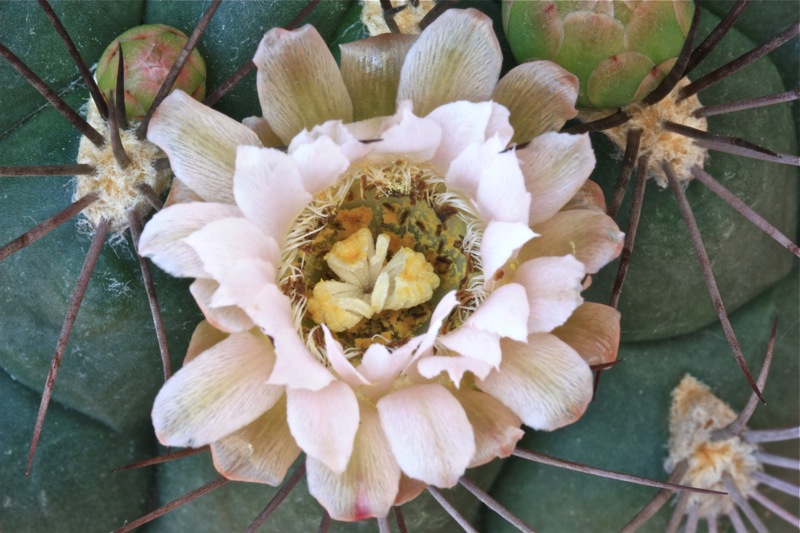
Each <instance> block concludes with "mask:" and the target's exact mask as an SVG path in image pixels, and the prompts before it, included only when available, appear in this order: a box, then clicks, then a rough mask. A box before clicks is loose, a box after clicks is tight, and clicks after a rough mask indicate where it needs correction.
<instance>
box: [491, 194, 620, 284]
mask: <svg viewBox="0 0 800 533" xmlns="http://www.w3.org/2000/svg"><path fill="white" fill-rule="evenodd" d="M533 229H534V230H535V231H536V233H538V234H539V235H540V236H539V237H537V238H535V239H532V240H531V241H529V242H528V243H527V244H526V245H525V246H524V247H523V248H522V250H520V252H519V260H520V262H523V261H527V260H529V259H533V258H535V257H544V256H549V255H555V256H561V255H568V254H572V255H574V256H575V257H577V258H578V261H580V262H581V263H583V264H584V265H585V266H586V273H587V274H594V273H596V272H597V271H598V270H600V269H601V268H602V267H603V266H605V265H607V264H608V263H610V262H611V261H613V260H614V259H615V258H616V257H617V256H619V254H620V252H621V251H622V245H623V244H624V243H625V234H624V233H622V232H621V231H619V228H618V227H617V224H616V223H615V222H614V220H612V219H611V217H609V216H608V215H606V214H605V213H601V212H599V211H594V210H587V209H575V210H570V211H561V212H559V213H556V214H555V215H554V216H553V217H552V218H550V219H549V220H546V221H544V222H542V223H541V224H537V225H536V226H534V228H533ZM484 242H485V237H484Z"/></svg>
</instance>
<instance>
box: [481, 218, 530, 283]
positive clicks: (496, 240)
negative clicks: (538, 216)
mask: <svg viewBox="0 0 800 533" xmlns="http://www.w3.org/2000/svg"><path fill="white" fill-rule="evenodd" d="M534 237H536V234H535V233H534V232H533V230H532V229H530V228H529V227H528V226H527V225H526V224H518V223H511V222H496V221H492V222H489V224H488V225H487V226H486V230H484V232H483V241H481V260H482V261H483V275H484V277H485V279H487V280H490V279H492V276H494V275H495V273H496V272H497V271H498V270H499V269H500V268H501V267H502V266H503V265H504V264H505V263H506V261H508V260H509V259H511V256H512V255H513V254H514V252H516V251H517V250H519V249H520V248H521V247H522V245H523V244H525V243H526V242H528V241H529V240H531V239H533V238H534Z"/></svg>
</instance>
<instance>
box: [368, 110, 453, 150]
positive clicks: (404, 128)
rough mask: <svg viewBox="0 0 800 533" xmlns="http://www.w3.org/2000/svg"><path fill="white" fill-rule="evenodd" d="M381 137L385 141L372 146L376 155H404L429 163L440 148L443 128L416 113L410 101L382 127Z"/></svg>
mask: <svg viewBox="0 0 800 533" xmlns="http://www.w3.org/2000/svg"><path fill="white" fill-rule="evenodd" d="M378 137H379V138H380V139H381V141H379V142H376V143H373V144H371V145H370V148H371V149H372V150H371V151H372V153H373V154H402V155H403V157H404V158H406V159H408V160H410V161H418V162H419V161H424V162H427V161H429V160H430V159H431V157H433V154H434V153H436V149H437V148H438V147H439V143H440V142H441V140H442V129H441V127H439V124H437V123H436V122H434V121H432V120H428V119H424V118H420V117H418V116H416V115H415V114H414V113H412V111H411V103H410V102H401V103H400V104H399V105H398V109H397V113H396V114H395V115H394V116H393V117H390V118H389V119H387V120H386V121H384V123H383V124H382V125H381V132H380V135H379V136H378Z"/></svg>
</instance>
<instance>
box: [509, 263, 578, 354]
mask: <svg viewBox="0 0 800 533" xmlns="http://www.w3.org/2000/svg"><path fill="white" fill-rule="evenodd" d="M585 275H586V273H585V271H584V266H583V263H581V262H580V261H578V260H577V259H575V257H574V256H571V255H565V256H563V257H540V258H538V259H532V260H531V261H526V262H524V263H522V264H521V265H520V266H519V268H517V271H516V272H515V273H514V281H515V282H517V283H520V284H522V285H523V286H524V287H525V290H526V292H527V295H528V296H527V301H528V304H529V306H530V315H529V317H528V322H527V326H528V330H529V333H546V332H549V331H552V330H553V328H555V327H558V326H560V325H561V324H563V323H564V322H566V321H567V319H568V318H569V316H570V315H571V314H572V312H573V311H574V310H575V309H576V308H577V307H578V306H579V305H581V303H583V298H581V288H582V287H581V282H582V281H583V278H584V276H585ZM516 340H520V339H516Z"/></svg>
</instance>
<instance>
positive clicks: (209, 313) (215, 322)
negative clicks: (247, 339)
mask: <svg viewBox="0 0 800 533" xmlns="http://www.w3.org/2000/svg"><path fill="white" fill-rule="evenodd" d="M218 288H219V283H217V282H216V281H214V280H211V279H207V278H199V279H196V280H195V281H194V283H192V284H191V286H189V291H190V292H191V293H192V296H194V299H195V301H196V302H197V306H198V307H199V308H200V310H201V311H202V312H203V315H205V317H206V320H208V322H209V323H210V324H211V325H212V326H214V327H215V328H217V329H219V330H221V331H225V332H228V333H240V332H242V331H248V330H250V329H252V328H253V326H254V325H255V324H253V321H252V320H251V319H250V317H249V316H247V313H245V312H244V311H243V310H242V309H241V308H239V307H236V306H234V305H226V306H221V307H216V306H213V305H212V297H213V296H214V293H215V292H216V291H217V289H218Z"/></svg>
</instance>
